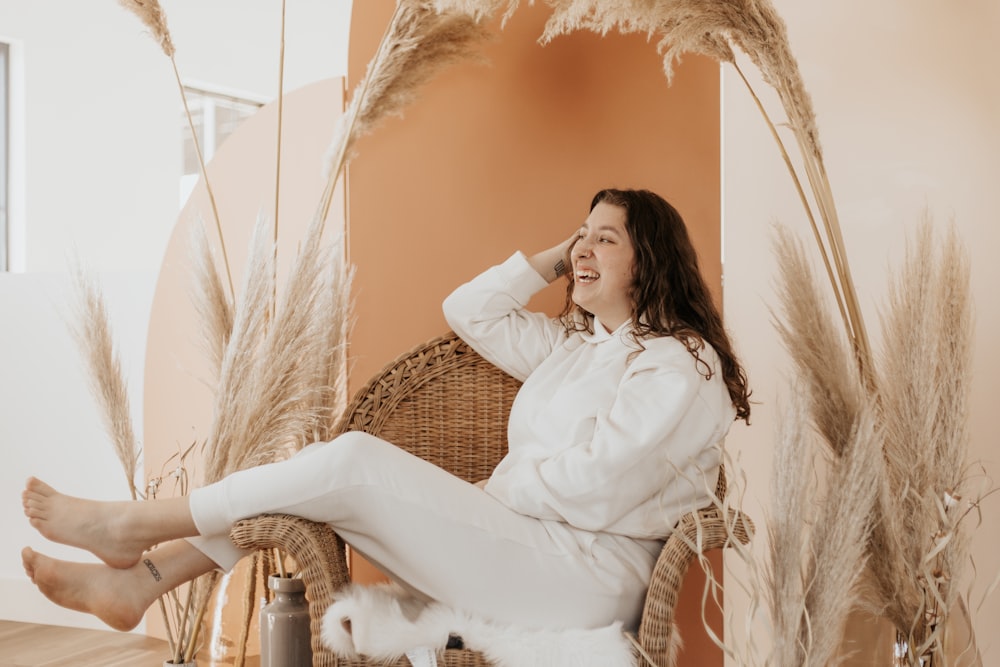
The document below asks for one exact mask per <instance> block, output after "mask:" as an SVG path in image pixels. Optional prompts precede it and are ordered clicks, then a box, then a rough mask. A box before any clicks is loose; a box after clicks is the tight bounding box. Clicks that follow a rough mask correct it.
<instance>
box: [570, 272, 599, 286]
mask: <svg viewBox="0 0 1000 667" xmlns="http://www.w3.org/2000/svg"><path fill="white" fill-rule="evenodd" d="M600 277H601V274H599V273H598V272H596V271H590V270H588V269H580V270H578V271H577V272H576V275H575V276H574V278H575V279H576V282H578V283H583V284H587V283H592V282H594V281H595V280H597V279H598V278H600Z"/></svg>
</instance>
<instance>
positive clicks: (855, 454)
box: [767, 227, 884, 667]
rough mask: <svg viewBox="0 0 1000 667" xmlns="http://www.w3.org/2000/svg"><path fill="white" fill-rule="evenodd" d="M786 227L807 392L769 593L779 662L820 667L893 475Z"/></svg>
mask: <svg viewBox="0 0 1000 667" xmlns="http://www.w3.org/2000/svg"><path fill="white" fill-rule="evenodd" d="M777 231H778V235H777V239H776V243H775V252H776V256H777V259H778V264H779V268H780V273H781V284H780V287H779V293H780V295H781V299H782V303H783V306H784V313H785V320H784V321H779V322H777V328H778V330H779V332H780V333H781V336H782V338H783V339H784V341H785V345H786V347H787V348H788V350H789V353H790V354H791V356H792V359H793V361H794V362H795V364H796V376H797V377H798V378H799V381H800V382H802V385H803V386H802V389H801V390H796V391H794V392H793V399H792V403H791V407H790V409H789V410H787V411H786V413H785V415H784V418H783V419H782V421H781V425H782V428H781V434H780V436H779V440H778V447H777V448H776V451H775V454H774V471H773V475H772V484H773V488H772V494H771V497H772V503H773V510H772V517H771V521H770V522H769V526H768V527H769V534H770V538H771V539H770V555H771V557H770V559H769V563H770V567H769V569H768V581H767V583H768V586H767V590H768V591H770V595H769V602H770V610H771V619H772V626H773V628H774V640H775V641H774V648H773V653H772V662H771V663H770V664H774V665H778V666H785V665H787V666H789V667H791V666H793V665H794V666H799V665H816V666H817V667H818V666H820V665H827V664H832V663H833V662H834V659H835V656H836V655H837V652H838V649H839V646H840V643H841V639H842V637H843V632H844V628H845V627H846V625H847V619H848V615H849V613H850V612H851V611H852V610H853V609H854V608H855V606H856V604H855V600H856V598H857V588H858V584H859V581H860V580H861V577H862V574H863V573H864V571H865V563H866V561H867V558H868V554H869V536H870V534H871V531H872V529H873V517H874V511H873V510H874V507H875V499H876V496H877V494H878V490H879V488H880V482H881V480H882V479H883V478H884V464H883V460H882V434H881V431H880V428H879V421H878V417H879V415H878V414H877V411H876V408H875V405H874V404H873V403H872V402H871V401H865V400H863V397H864V387H863V386H862V384H861V378H860V376H859V374H858V370H857V367H856V366H855V365H854V364H853V363H851V359H850V355H849V354H848V352H847V350H846V348H845V346H844V344H843V342H842V339H841V336H840V335H838V332H837V330H836V328H835V327H834V326H833V324H832V322H831V321H830V318H829V317H828V316H827V314H826V309H825V306H826V304H825V299H823V296H822V293H821V292H820V290H819V289H818V286H817V284H816V280H815V278H814V276H813V275H812V271H811V269H810V268H809V263H808V261H807V258H806V256H805V251H804V249H803V248H802V246H801V244H800V243H798V242H797V241H796V240H795V239H794V238H793V237H792V236H791V234H790V233H789V232H788V231H787V230H785V229H783V228H780V227H779V228H778V230H777ZM810 422H813V424H812V425H810ZM811 426H815V430H816V431H817V432H818V433H819V434H820V435H821V436H822V438H823V439H824V440H825V441H826V442H827V444H828V448H827V449H826V450H824V451H826V452H829V453H832V454H833V456H827V457H825V458H827V459H828V461H827V462H826V464H825V466H826V468H827V473H826V477H825V480H824V481H823V482H822V483H817V480H815V476H816V473H815V470H814V463H813V462H814V461H815V460H816V456H815V453H814V452H812V451H811V447H810V441H811V438H810V432H811V430H812V428H811ZM817 487H819V488H823V489H824V493H825V498H824V500H823V502H822V503H820V504H815V503H813V502H811V501H810V498H811V497H812V496H813V495H814V494H815V493H816V490H815V489H816V488H817ZM810 507H818V509H816V510H811V509H810ZM803 531H806V532H807V533H808V540H806V538H805V536H804V535H802V534H801V533H803ZM803 563H805V566H804V567H803Z"/></svg>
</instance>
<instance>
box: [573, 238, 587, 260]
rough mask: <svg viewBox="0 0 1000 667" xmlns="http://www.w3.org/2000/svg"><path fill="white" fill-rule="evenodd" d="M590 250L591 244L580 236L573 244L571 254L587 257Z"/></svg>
mask: <svg viewBox="0 0 1000 667" xmlns="http://www.w3.org/2000/svg"><path fill="white" fill-rule="evenodd" d="M590 251H591V244H590V241H588V240H587V239H586V238H581V239H580V240H579V241H577V242H576V245H575V246H573V254H574V255H576V256H577V257H588V256H589V255H590Z"/></svg>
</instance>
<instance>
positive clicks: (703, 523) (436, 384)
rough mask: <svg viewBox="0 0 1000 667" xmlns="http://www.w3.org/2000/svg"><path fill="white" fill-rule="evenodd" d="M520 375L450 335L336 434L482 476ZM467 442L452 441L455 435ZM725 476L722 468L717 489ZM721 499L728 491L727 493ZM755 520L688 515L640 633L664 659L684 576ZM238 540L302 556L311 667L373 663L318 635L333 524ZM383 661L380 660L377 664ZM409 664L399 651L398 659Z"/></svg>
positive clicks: (285, 522)
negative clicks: (362, 435) (376, 440)
mask: <svg viewBox="0 0 1000 667" xmlns="http://www.w3.org/2000/svg"><path fill="white" fill-rule="evenodd" d="M518 387H519V383H518V382H517V381H516V380H514V379H513V378H511V377H510V376H508V375H507V374H505V373H503V372H502V371H500V370H499V369H497V368H496V367H495V366H493V365H492V364H490V363H489V362H487V361H486V360H484V359H483V358H482V357H480V356H479V355H478V354H477V353H476V352H474V351H473V350H472V349H471V348H469V347H468V346H467V345H466V344H465V343H464V342H462V341H461V340H460V339H459V338H458V337H457V336H455V335H454V334H453V333H449V334H448V335H445V336H442V337H440V338H436V339H434V340H431V341H429V342H427V343H425V344H423V345H421V346H419V347H417V348H415V349H414V350H412V351H411V352H409V353H407V354H405V355H403V356H401V357H399V358H398V359H396V360H395V361H393V362H392V363H390V364H389V365H388V366H386V367H385V368H384V369H383V371H382V372H381V373H380V374H379V375H377V376H376V377H375V378H374V379H372V380H371V381H370V382H369V383H368V385H367V386H365V387H363V388H362V389H361V390H360V391H359V392H358V393H357V395H356V396H355V398H354V400H353V401H352V403H351V404H350V405H349V406H348V407H347V410H346V411H345V413H344V416H343V417H342V419H341V422H340V424H339V426H338V428H337V432H338V433H339V432H343V431H347V430H360V431H365V432H367V433H371V434H374V435H377V436H379V437H381V438H383V439H385V440H388V441H389V442H392V443H395V444H397V445H398V446H400V447H403V448H404V449H406V450H408V451H410V452H411V453H413V454H415V455H417V456H419V457H421V458H424V459H426V460H429V461H431V462H433V463H435V464H437V465H439V466H441V467H443V468H445V469H446V470H449V471H450V472H452V473H453V474H455V475H458V476H459V477H461V478H463V479H465V480H467V481H470V482H475V481H478V480H481V479H485V478H487V477H489V475H490V473H491V472H492V470H493V468H494V467H495V466H496V465H497V463H498V462H499V461H500V459H501V458H502V457H503V456H504V454H505V452H506V449H507V430H506V429H507V418H508V415H509V412H510V405H511V402H512V400H513V398H514V394H515V393H516V392H517V389H518ZM457 442H458V443H465V445H464V446H462V447H455V446H454V443H457ZM724 489H725V478H724V476H722V475H720V489H719V490H720V492H724ZM719 497H722V493H720V496H719ZM750 532H752V524H751V523H750V521H749V519H747V518H746V517H745V516H743V515H742V514H740V513H738V512H735V511H733V510H730V511H728V513H727V516H726V517H725V518H724V516H723V513H722V512H721V511H720V510H718V509H717V508H714V507H710V508H707V509H703V510H700V511H698V512H693V513H691V514H689V515H687V516H686V517H684V518H683V519H682V520H681V521H680V523H679V524H678V526H677V529H676V530H675V534H674V535H673V536H672V537H671V538H670V539H669V540H668V541H667V542H666V544H665V546H664V547H663V551H662V552H661V555H660V557H659V560H658V561H657V564H656V566H655V569H654V572H653V577H652V581H651V583H650V587H649V591H648V593H647V596H646V602H645V607H644V609H643V617H642V622H641V625H640V628H639V634H638V639H639V643H640V644H641V645H642V647H643V650H644V651H645V652H646V653H647V654H648V655H649V656H650V657H651V658H652V659H653V660H654V661H655V662H656V664H657V665H659V666H660V667H666V665H668V664H669V663H668V659H669V658H668V656H669V649H670V645H671V633H672V632H673V616H674V609H675V606H676V604H677V597H678V593H679V591H680V587H681V582H682V580H683V578H684V574H685V573H686V572H687V569H688V566H689V565H690V563H691V562H692V560H693V559H694V558H695V557H696V555H697V554H696V552H695V550H694V549H692V546H693V545H700V550H701V551H703V552H704V551H707V550H709V549H716V548H722V547H724V546H726V545H727V544H729V543H730V541H731V540H732V538H733V536H735V537H736V538H737V539H739V540H740V541H741V542H743V543H746V542H747V540H748V533H750ZM231 536H232V539H233V541H234V542H235V543H236V544H237V545H238V546H240V547H243V548H247V549H268V548H279V549H282V550H284V551H285V552H286V553H288V554H289V555H290V556H292V557H293V558H294V559H295V562H296V563H297V565H298V568H299V571H300V573H301V576H302V578H303V579H304V580H305V583H306V596H307V598H308V600H309V605H310V614H311V618H312V645H313V665H314V667H371V666H372V665H374V664H375V663H372V662H369V661H366V660H358V659H346V658H342V657H338V656H336V655H334V654H333V653H332V652H330V651H329V650H328V649H326V648H325V647H324V646H323V645H322V644H321V642H320V631H319V629H320V624H321V621H322V617H323V614H324V612H325V611H326V609H327V608H328V607H329V606H330V605H331V604H332V603H333V600H334V596H335V594H336V591H337V590H338V589H339V588H341V587H342V586H344V585H345V584H347V583H348V582H349V581H350V575H349V573H348V568H347V562H346V554H345V552H346V549H345V544H344V542H343V541H342V540H341V539H340V537H338V536H337V535H336V534H335V533H334V531H333V530H332V529H331V528H330V527H329V526H328V525H326V524H321V523H314V522H311V521H307V520H305V519H301V518H299V517H293V516H287V515H266V516H261V517H256V518H253V519H247V520H244V521H241V522H239V523H238V524H237V525H236V526H234V528H233V531H232V534H231ZM437 659H438V664H439V665H442V667H465V666H473V665H475V666H480V667H482V666H487V665H490V664H491V663H490V662H488V661H487V660H486V658H485V657H484V656H483V655H482V654H481V653H478V652H475V651H471V650H467V649H448V650H444V651H441V652H440V653H439V654H438V656H437ZM380 664H382V663H380ZM395 665H397V666H398V667H407V666H408V665H409V662H408V661H407V660H406V659H405V658H402V659H401V660H400V661H398V662H397V663H395Z"/></svg>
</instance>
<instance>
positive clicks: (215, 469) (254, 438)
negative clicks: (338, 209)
mask: <svg viewBox="0 0 1000 667" xmlns="http://www.w3.org/2000/svg"><path fill="white" fill-rule="evenodd" d="M320 236H321V230H320V225H319V224H318V223H316V222H314V223H313V225H312V226H311V228H310V233H309V236H308V237H307V239H306V240H305V241H304V242H303V244H302V250H301V251H300V253H299V255H298V257H297V258H296V260H295V262H294V265H293V266H292V269H291V271H290V274H289V277H288V284H287V285H286V288H285V290H284V291H283V293H282V294H281V297H280V300H279V302H278V303H277V304H276V306H275V307H274V309H273V310H272V308H271V298H272V295H274V294H275V293H276V290H275V285H274V275H275V274H274V270H273V269H274V267H273V263H274V252H273V243H272V242H271V241H270V239H269V233H268V225H267V222H266V220H265V219H264V218H263V217H261V219H260V220H259V221H258V224H257V227H256V229H255V233H254V237H253V241H252V245H251V252H250V257H249V260H248V264H247V269H246V276H245V281H244V287H243V291H242V294H243V296H242V299H241V301H240V303H239V305H238V307H237V309H236V313H235V318H234V321H233V328H232V335H231V337H230V339H229V341H228V344H227V345H226V349H225V354H224V356H223V361H222V366H221V372H220V377H219V383H218V387H217V389H216V403H215V408H214V415H215V416H214V419H213V424H212V428H211V431H210V435H209V437H208V442H207V444H206V448H205V479H204V481H205V482H206V483H211V482H214V481H217V480H219V479H222V478H223V477H225V476H226V475H227V474H229V473H232V472H234V471H236V470H242V469H245V468H249V467H252V466H256V465H260V464H262V463H268V462H271V461H275V460H278V459H281V458H285V457H287V456H288V455H289V454H290V453H291V452H294V451H295V450H297V449H300V448H301V447H302V446H303V445H305V444H306V443H307V441H308V440H312V439H314V438H315V437H316V435H317V434H325V433H327V432H328V429H327V430H324V429H323V428H321V427H320V426H319V424H320V423H321V422H322V421H324V419H326V421H332V419H330V418H329V413H331V412H335V411H336V409H337V406H336V405H327V404H325V403H324V401H327V400H331V398H332V399H334V400H340V397H341V396H343V394H344V390H343V381H344V378H343V375H344V366H343V365H341V366H336V367H334V366H332V364H338V363H342V362H343V360H344V359H345V358H346V353H345V351H344V344H345V337H346V330H347V326H348V324H347V323H348V322H349V320H350V314H349V312H347V310H348V309H349V307H350V300H349V297H348V296H347V294H346V292H347V290H349V289H350V282H349V279H350V275H351V273H350V271H348V270H346V269H344V268H342V266H341V265H340V262H341V261H342V260H341V258H342V256H343V248H342V245H341V244H340V242H338V243H336V244H333V247H332V248H331V247H329V246H323V245H322V244H321V243H320V242H319V239H320ZM331 266H333V267H334V268H333V270H331ZM331 377H334V378H336V381H333V380H331ZM331 383H332V386H331Z"/></svg>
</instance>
